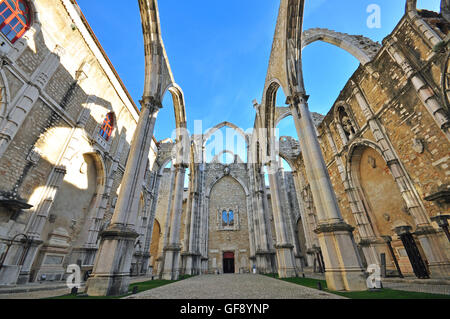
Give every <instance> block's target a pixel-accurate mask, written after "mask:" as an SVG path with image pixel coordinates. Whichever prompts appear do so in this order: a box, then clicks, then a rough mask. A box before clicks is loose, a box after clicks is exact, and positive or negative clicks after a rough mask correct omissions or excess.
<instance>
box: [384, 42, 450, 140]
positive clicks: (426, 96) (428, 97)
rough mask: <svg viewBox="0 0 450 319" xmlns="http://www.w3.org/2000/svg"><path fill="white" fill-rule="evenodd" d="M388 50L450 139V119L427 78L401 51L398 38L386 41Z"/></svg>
mask: <svg viewBox="0 0 450 319" xmlns="http://www.w3.org/2000/svg"><path fill="white" fill-rule="evenodd" d="M386 45H387V51H388V52H389V54H390V55H391V57H392V59H393V60H394V61H395V62H397V64H398V65H399V66H400V67H401V68H402V70H403V72H405V74H406V76H407V77H408V79H410V80H411V83H412V85H413V86H414V88H415V89H416V92H417V95H418V96H419V98H420V100H421V101H422V103H423V105H424V106H425V108H426V109H427V111H428V112H429V113H430V114H431V116H432V117H433V119H434V121H435V122H436V124H437V125H438V127H439V128H440V129H441V130H442V132H443V133H444V134H445V136H446V137H447V139H448V140H450V120H449V117H448V115H447V112H446V111H445V109H444V107H443V106H442V105H441V103H440V102H439V101H438V99H437V98H436V96H435V94H434V92H433V90H432V88H431V87H430V86H429V85H428V84H427V82H426V81H425V79H424V78H423V77H422V75H420V73H419V72H417V71H416V70H414V68H413V67H412V66H411V64H410V62H409V61H408V59H407V58H406V57H405V55H404V54H403V53H402V52H401V49H400V48H399V47H398V45H397V39H396V38H395V37H394V38H392V37H391V38H389V39H388V40H387V41H386Z"/></svg>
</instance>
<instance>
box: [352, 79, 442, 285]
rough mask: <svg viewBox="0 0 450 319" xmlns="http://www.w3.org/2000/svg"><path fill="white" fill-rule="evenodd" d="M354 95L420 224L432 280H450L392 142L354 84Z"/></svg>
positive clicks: (435, 236) (433, 233)
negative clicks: (437, 278) (436, 278)
mask: <svg viewBox="0 0 450 319" xmlns="http://www.w3.org/2000/svg"><path fill="white" fill-rule="evenodd" d="M353 86H354V88H353V94H354V95H355V97H356V100H357V102H358V104H359V106H360V107H361V110H362V111H363V114H364V115H365V116H366V118H367V120H368V123H369V127H370V129H371V131H372V133H373V136H374V137H375V140H376V141H377V144H378V145H379V146H380V148H381V150H382V152H383V157H384V159H385V160H386V162H387V165H388V167H389V169H390V171H391V174H392V176H393V177H394V179H395V182H396V184H397V186H398V187H399V189H400V193H401V194H402V197H403V199H404V201H405V203H406V206H407V208H408V211H409V212H410V214H411V215H412V216H413V217H414V220H415V222H416V224H417V230H416V236H417V237H418V239H419V241H420V243H421V245H422V249H423V251H424V253H425V255H426V257H427V260H428V262H429V267H430V270H433V271H432V272H431V277H439V278H440V277H444V278H445V277H446V276H450V261H449V260H448V259H447V257H446V256H445V254H443V253H442V249H441V245H440V244H439V234H438V233H437V232H436V230H435V229H434V228H433V227H432V226H431V224H430V220H429V218H428V215H427V213H426V211H425V209H424V208H423V206H422V205H421V203H420V199H419V197H418V195H417V194H416V192H415V190H414V186H413V185H412V183H411V181H410V180H409V178H408V176H407V174H406V171H405V170H404V168H403V167H402V165H401V163H400V160H399V159H398V157H397V156H396V155H395V152H394V149H393V147H392V146H391V144H390V142H389V139H388V138H387V136H385V134H384V133H383V130H382V127H381V124H380V123H379V122H378V120H377V119H376V118H375V116H374V113H373V111H372V109H371V108H370V106H369V103H368V102H367V100H366V98H365V96H364V94H363V92H362V91H361V89H360V88H359V87H358V85H356V84H355V83H353Z"/></svg>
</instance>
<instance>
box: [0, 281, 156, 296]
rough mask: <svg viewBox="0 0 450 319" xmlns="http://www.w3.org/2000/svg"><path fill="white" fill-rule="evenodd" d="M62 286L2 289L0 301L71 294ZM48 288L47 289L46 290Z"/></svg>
mask: <svg viewBox="0 0 450 319" xmlns="http://www.w3.org/2000/svg"><path fill="white" fill-rule="evenodd" d="M150 279H151V278H150V277H134V278H133V279H131V283H135V282H142V281H147V280H150ZM60 286H61V282H57V283H45V284H41V285H39V284H35V283H34V284H28V285H23V286H16V287H11V288H2V289H0V299H44V298H51V297H59V296H63V295H67V294H69V293H70V289H69V288H60V289H59V288H58V287H60ZM36 287H40V288H42V290H36V291H28V292H16V293H11V292H10V293H7V292H2V290H7V289H10V290H12V291H13V290H14V289H25V288H28V289H30V290H32V289H33V288H36ZM45 288H47V289H45ZM83 291H84V287H82V288H81V289H80V290H79V292H80V293H81V292H83Z"/></svg>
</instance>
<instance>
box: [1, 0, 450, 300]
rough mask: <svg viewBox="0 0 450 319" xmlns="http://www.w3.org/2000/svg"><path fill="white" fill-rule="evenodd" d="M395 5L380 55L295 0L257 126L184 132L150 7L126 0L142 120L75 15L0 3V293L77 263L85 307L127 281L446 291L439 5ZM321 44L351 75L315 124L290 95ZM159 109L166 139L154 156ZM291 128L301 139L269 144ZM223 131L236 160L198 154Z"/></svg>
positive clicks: (281, 21)
mask: <svg viewBox="0 0 450 319" xmlns="http://www.w3.org/2000/svg"><path fill="white" fill-rule="evenodd" d="M307 1H310V0H307ZM403 1H404V2H405V14H404V16H403V17H402V18H401V20H400V21H399V22H398V24H397V26H396V27H395V28H394V30H392V32H391V34H389V35H388V36H387V37H386V38H385V39H384V40H383V42H382V43H381V44H380V43H376V42H374V41H372V40H371V39H369V38H366V37H364V36H361V35H350V34H345V33H340V32H338V31H333V30H328V29H320V28H314V29H309V30H303V8H304V0H280V1H279V2H280V6H279V14H278V20H277V24H276V29H275V33H274V40H273V46H272V51H271V55H270V61H269V64H268V67H267V76H266V81H265V84H264V87H262V89H263V90H262V92H263V95H262V97H261V100H260V101H257V100H255V101H254V103H253V108H254V112H255V121H254V125H253V130H252V131H251V132H248V131H245V132H244V131H243V130H242V129H241V128H239V127H237V126H235V125H234V124H232V123H229V122H221V120H220V119H218V121H217V122H219V123H220V124H218V125H217V126H215V127H213V128H211V129H209V130H206V131H205V132H202V133H200V134H194V135H189V134H187V131H186V126H187V125H186V124H187V120H188V115H189V114H186V111H185V103H184V95H183V90H182V88H181V87H180V86H179V85H178V84H177V83H176V81H175V79H174V76H173V74H172V71H171V68H170V64H169V61H168V58H167V54H166V52H165V48H164V45H163V39H162V33H163V32H162V31H161V30H163V29H164V26H163V25H160V22H159V12H158V6H157V1H156V0H139V8H140V13H141V20H142V26H143V39H144V43H145V70H142V77H143V79H144V80H145V86H144V92H143V96H142V100H141V101H140V104H141V105H140V106H139V107H138V106H137V105H136V104H135V103H134V102H133V100H132V99H131V97H130V94H129V93H128V91H127V89H126V87H125V85H124V84H123V82H122V81H121V79H120V78H119V76H118V75H117V73H116V71H115V69H114V67H113V65H112V63H111V62H110V60H109V59H108V57H107V56H106V54H105V52H104V51H103V49H102V47H101V45H100V43H99V41H98V40H97V38H96V37H95V35H94V33H93V31H92V30H91V28H90V26H89V24H88V22H87V21H86V19H85V17H84V15H83V14H82V12H81V10H80V8H79V7H78V5H77V3H76V1H75V0H0V22H1V25H0V44H1V45H0V59H1V63H0V94H1V95H0V286H2V285H15V284H19V285H22V284H25V283H28V282H42V281H64V280H65V278H66V277H67V272H66V271H67V267H68V266H69V265H73V264H76V265H78V266H79V267H80V269H81V272H82V279H83V280H84V281H87V293H88V294H89V295H92V296H96V295H97V296H105V295H121V294H123V293H124V292H126V291H127V289H128V286H129V283H130V278H131V277H132V276H149V277H152V276H156V277H161V278H164V279H177V278H179V276H181V275H184V274H188V275H200V274H205V273H214V274H215V273H250V272H253V271H256V272H257V273H266V274H268V273H278V275H279V276H280V277H295V276H298V275H301V274H302V273H303V272H304V271H305V269H310V270H311V271H317V272H325V277H326V280H327V284H328V287H329V288H330V289H332V290H344V291H357V290H365V289H367V285H366V277H367V269H368V267H370V266H373V265H375V266H378V267H380V268H381V270H382V275H383V276H390V277H396V276H401V275H404V276H416V277H418V278H446V279H448V278H449V276H450V245H449V234H448V227H447V226H446V225H448V221H447V219H448V216H449V208H448V207H449V206H448V202H449V194H450V189H449V187H450V183H449V178H450V168H449V165H450V155H449V149H450V147H449V146H450V141H449V139H450V130H449V129H450V122H449V105H450V100H449V97H450V96H449V92H450V82H449V79H450V77H449V72H450V71H449V70H450V66H449V61H450V50H449V46H448V44H449V39H450V38H449V35H448V30H449V26H450V22H449V21H450V20H449V16H450V14H449V13H450V11H449V8H450V6H449V1H446V0H442V6H441V7H442V9H441V12H440V13H437V12H432V11H427V10H417V8H416V0H403ZM316 41H324V42H327V43H330V44H332V45H335V46H337V47H339V48H341V49H343V50H345V51H347V52H348V53H349V54H351V55H352V56H353V57H354V58H355V59H357V60H358V61H359V62H360V65H359V67H358V69H357V70H356V71H355V72H354V74H353V75H352V76H351V77H350V79H349V80H348V82H347V83H346V84H345V86H344V87H343V89H342V91H341V93H340V94H339V96H338V98H337V100H336V101H335V103H334V104H333V105H332V106H331V108H330V110H329V112H328V113H327V114H326V115H325V116H322V115H320V114H317V113H312V112H310V110H309V107H308V98H309V96H308V95H307V92H306V90H305V88H304V83H303V73H302V72H303V71H302V61H301V56H302V54H301V52H302V49H303V48H304V47H306V46H308V45H309V44H311V43H314V42H316ZM280 90H281V91H282V92H283V94H284V95H285V96H286V97H287V101H286V105H288V106H285V107H279V106H277V105H276V103H275V101H276V97H277V93H279V92H280ZM165 94H170V95H171V96H172V98H173V105H174V114H175V118H174V121H175V123H176V128H177V135H176V138H175V139H173V140H172V139H166V140H163V141H156V139H155V138H154V137H153V133H154V128H155V123H156V121H157V115H158V113H160V112H163V111H164V110H162V109H161V108H162V104H161V101H162V99H163V97H164V95H165ZM248 107H249V108H251V107H252V105H249V106H248ZM287 117H291V118H292V119H293V123H294V124H295V128H296V132H297V135H296V136H281V137H279V136H277V135H276V128H277V126H278V124H279V123H280V121H281V120H283V119H285V118H287ZM224 129H227V130H231V131H233V132H234V133H235V134H236V136H238V138H240V139H241V141H242V144H243V148H244V150H245V156H240V155H239V154H236V153H234V152H233V151H232V150H225V151H224V152H222V153H219V154H215V156H214V158H212V159H210V158H207V156H206V145H207V143H208V141H209V140H210V139H211V138H212V136H214V135H215V134H216V133H217V132H220V131H221V130H222V131H223V130H224ZM225 153H226V154H228V155H229V156H231V157H232V158H233V160H232V161H228V162H223V161H222V157H223V155H224V154H225ZM283 161H286V162H287V163H288V164H289V166H290V167H291V168H292V171H285V170H284V169H283V165H282V162H283ZM187 172H188V173H187ZM187 176H188V181H189V182H188V183H187V185H185V179H186V178H187Z"/></svg>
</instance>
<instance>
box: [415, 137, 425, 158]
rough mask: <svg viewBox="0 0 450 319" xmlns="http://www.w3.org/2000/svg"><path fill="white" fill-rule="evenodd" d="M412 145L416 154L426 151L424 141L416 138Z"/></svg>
mask: <svg viewBox="0 0 450 319" xmlns="http://www.w3.org/2000/svg"><path fill="white" fill-rule="evenodd" d="M412 143H413V144H412V148H413V150H414V151H415V152H416V153H419V154H422V153H423V152H424V151H425V144H424V142H423V140H421V139H418V138H414V139H413V141H412Z"/></svg>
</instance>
